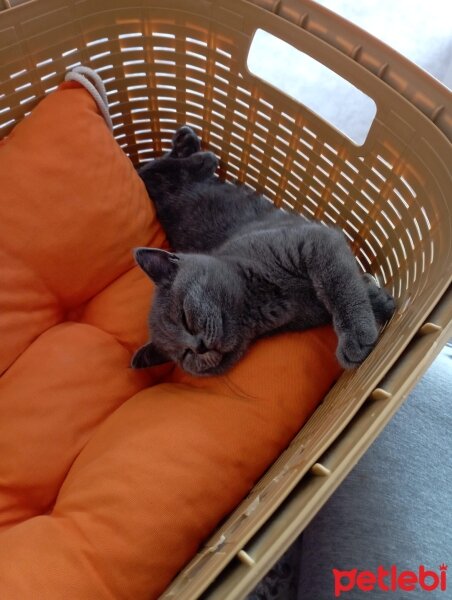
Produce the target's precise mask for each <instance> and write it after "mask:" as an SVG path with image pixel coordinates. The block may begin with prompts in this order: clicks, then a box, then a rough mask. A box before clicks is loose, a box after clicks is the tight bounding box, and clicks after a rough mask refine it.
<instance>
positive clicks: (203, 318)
mask: <svg viewBox="0 0 452 600" xmlns="http://www.w3.org/2000/svg"><path fill="white" fill-rule="evenodd" d="M135 259H136V261H137V263H138V265H139V266H140V267H141V268H142V269H143V271H144V272H145V273H146V274H147V275H148V276H149V277H150V278H151V279H152V280H153V281H154V283H155V284H156V290H155V294H154V300H153V304H152V308H151V313H150V317H149V322H150V327H151V331H152V341H151V342H150V343H148V344H146V345H145V346H143V347H142V348H140V349H139V350H138V351H137V352H136V353H135V355H134V357H133V359H132V367H134V368H144V367H151V366H154V365H158V364H161V363H164V362H167V361H174V362H176V363H178V364H179V365H180V366H181V367H182V368H183V369H184V370H185V371H187V372H188V373H191V374H193V375H215V374H219V373H223V372H224V371H226V370H227V369H229V368H230V367H231V366H232V365H233V364H234V363H235V362H237V360H239V358H240V357H241V356H242V354H243V352H244V350H245V348H246V345H247V341H246V340H245V336H244V335H243V331H241V326H240V322H241V312H242V310H243V308H242V307H243V284H242V281H241V279H240V277H239V275H238V274H237V272H236V271H235V270H234V269H233V268H232V267H231V266H230V265H228V264H227V263H225V262H223V261H221V260H220V259H218V258H215V257H212V256H207V255H204V254H172V253H170V252H166V251H165V250H158V249H155V248H138V249H136V250H135Z"/></svg>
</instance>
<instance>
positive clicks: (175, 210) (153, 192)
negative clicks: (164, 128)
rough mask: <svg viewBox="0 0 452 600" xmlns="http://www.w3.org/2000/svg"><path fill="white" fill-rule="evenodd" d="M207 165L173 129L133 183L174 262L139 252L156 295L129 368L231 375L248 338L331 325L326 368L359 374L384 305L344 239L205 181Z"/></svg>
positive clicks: (212, 179) (209, 175)
mask: <svg viewBox="0 0 452 600" xmlns="http://www.w3.org/2000/svg"><path fill="white" fill-rule="evenodd" d="M217 166H218V161H217V159H216V157H215V155H214V154H212V153H211V152H201V151H200V142H199V140H198V138H197V136H196V134H195V133H194V132H193V131H192V129H190V128H189V127H187V126H184V127H181V128H180V129H178V131H177V132H176V134H175V136H174V138H173V148H172V150H171V152H170V153H169V154H168V155H167V156H165V157H163V158H160V159H157V160H154V161H151V162H149V163H147V164H146V165H145V166H144V167H143V168H142V169H141V170H140V172H139V174H140V176H141V177H142V179H143V181H144V183H145V185H146V188H147V191H148V193H149V195H150V197H151V198H152V200H153V202H154V204H155V207H156V211H157V216H158V218H159V220H160V222H161V224H162V226H163V229H164V230H165V232H166V234H167V237H168V240H169V243H170V246H171V248H172V249H173V251H174V252H175V253H172V252H166V251H164V250H159V249H155V248H138V249H136V251H135V258H136V261H137V263H138V264H139V265H140V267H141V268H142V269H143V270H144V271H145V273H146V274H147V275H148V276H149V277H150V278H151V279H152V280H153V281H154V283H155V284H156V292H155V296H154V301H153V306H152V309H151V313H150V318H149V321H150V329H151V332H152V341H151V342H149V343H148V344H146V345H145V346H143V347H142V348H140V349H139V350H138V351H137V352H136V353H135V355H134V356H133V359H132V366H133V367H135V368H143V367H151V366H153V365H157V364H161V363H163V362H167V361H169V360H171V361H174V362H176V363H178V364H179V365H180V366H181V367H182V368H183V369H184V370H185V371H187V372H189V373H192V374H194V375H214V374H220V373H224V372H225V371H227V370H228V369H230V368H231V367H232V366H233V365H234V364H235V363H236V362H237V361H238V360H239V359H240V358H241V357H242V356H243V354H244V353H245V352H246V350H247V348H248V347H249V345H250V344H251V342H253V340H256V339H257V338H259V337H262V336H267V335H270V334H271V335H273V334H276V333H280V332H286V331H302V330H304V329H308V328H311V327H316V326H319V325H325V324H327V323H331V322H332V323H333V326H334V329H335V331H336V333H337V336H338V340H339V343H338V347H337V358H338V360H339V362H340V364H341V365H342V366H344V367H345V368H353V367H356V366H357V365H359V364H360V363H361V362H362V361H363V360H364V359H365V358H366V356H367V355H368V354H369V352H370V351H371V350H372V348H373V347H374V345H375V343H376V341H377V337H378V327H379V326H380V325H382V324H383V323H384V322H385V321H386V320H387V319H388V318H389V317H391V315H392V313H393V312H394V307H395V304H394V300H393V298H392V297H391V296H390V295H389V293H388V292H387V291H385V290H383V289H380V288H379V287H378V286H377V285H376V284H375V282H374V280H373V278H372V277H371V276H363V275H362V274H361V273H360V271H359V269H358V266H357V263H356V261H355V259H354V257H353V255H352V252H351V250H350V249H349V247H348V244H347V242H346V240H345V237H344V235H343V234H342V233H341V232H340V231H338V230H336V229H331V228H327V227H325V226H323V225H321V224H319V223H316V222H309V221H306V220H305V219H303V218H302V217H301V216H299V215H297V214H292V213H287V212H285V211H283V210H280V209H277V208H275V207H274V206H273V205H272V204H271V203H270V202H269V201H268V200H266V199H265V198H263V197H262V196H259V195H258V194H256V193H255V192H253V191H251V190H250V189H249V188H248V187H246V186H237V185H233V184H230V183H226V182H222V181H220V180H219V179H218V177H216V176H215V175H214V173H215V171H216V168H217Z"/></svg>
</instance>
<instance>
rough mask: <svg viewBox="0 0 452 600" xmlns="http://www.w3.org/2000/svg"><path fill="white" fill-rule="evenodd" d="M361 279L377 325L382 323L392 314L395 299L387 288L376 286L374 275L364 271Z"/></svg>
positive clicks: (394, 307)
mask: <svg viewBox="0 0 452 600" xmlns="http://www.w3.org/2000/svg"><path fill="white" fill-rule="evenodd" d="M363 279H364V281H365V282H366V284H367V293H368V295H369V300H370V303H371V304H372V310H373V312H374V315H375V319H376V321H377V323H378V325H380V326H381V325H384V324H385V323H386V321H389V319H390V318H391V317H392V315H393V314H394V311H395V309H396V303H395V300H394V298H393V296H391V294H390V293H389V292H388V291H387V290H385V289H384V288H381V287H379V286H378V284H377V282H376V281H375V279H374V277H373V276H372V275H370V274H369V273H365V274H364V275H363Z"/></svg>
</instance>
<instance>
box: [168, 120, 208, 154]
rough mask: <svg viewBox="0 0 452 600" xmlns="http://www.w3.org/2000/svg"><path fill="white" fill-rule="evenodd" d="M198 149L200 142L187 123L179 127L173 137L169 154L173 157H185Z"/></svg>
mask: <svg viewBox="0 0 452 600" xmlns="http://www.w3.org/2000/svg"><path fill="white" fill-rule="evenodd" d="M200 150H201V143H200V141H199V138H198V136H197V135H196V133H195V132H194V131H193V129H192V128H191V127H189V126H188V125H183V126H182V127H179V129H178V130H177V131H176V133H175V134H174V137H173V149H172V150H171V156H172V157H173V158H187V157H188V156H191V155H192V154H195V152H199V151H200Z"/></svg>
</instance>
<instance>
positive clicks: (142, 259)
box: [134, 248, 179, 283]
mask: <svg viewBox="0 0 452 600" xmlns="http://www.w3.org/2000/svg"><path fill="white" fill-rule="evenodd" d="M134 255H135V260H136V261H137V263H138V264H139V265H140V267H141V268H142V269H143V271H144V272H145V273H146V275H148V276H149V277H150V278H151V279H152V280H153V281H154V282H155V283H160V282H161V281H164V280H165V279H172V278H173V277H174V275H175V274H176V271H177V263H178V262H179V257H178V256H177V255H176V254H172V253H171V252H166V250H159V249H158V248H135V250H134Z"/></svg>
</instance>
